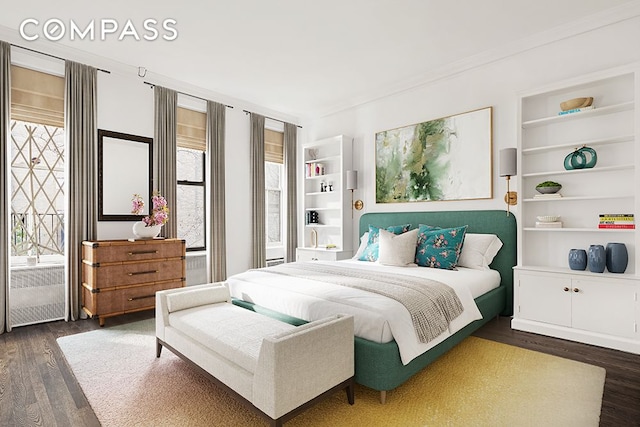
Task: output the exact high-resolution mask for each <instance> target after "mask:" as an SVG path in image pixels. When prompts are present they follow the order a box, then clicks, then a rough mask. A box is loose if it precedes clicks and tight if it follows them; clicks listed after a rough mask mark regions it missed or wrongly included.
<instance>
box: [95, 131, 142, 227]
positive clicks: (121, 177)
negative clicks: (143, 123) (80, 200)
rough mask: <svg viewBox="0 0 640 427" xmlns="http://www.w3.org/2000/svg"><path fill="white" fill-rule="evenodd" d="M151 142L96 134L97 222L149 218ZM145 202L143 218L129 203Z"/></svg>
mask: <svg viewBox="0 0 640 427" xmlns="http://www.w3.org/2000/svg"><path fill="white" fill-rule="evenodd" d="M152 185H153V138H147V137H144V136H138V135H130V134H126V133H121V132H112V131H108V130H103V129H99V130H98V221H139V220H140V219H141V218H142V217H143V216H145V215H148V214H149V207H150V206H151V195H152V192H153V189H152ZM134 194H139V195H140V196H141V197H142V199H143V200H144V201H145V211H144V213H143V215H134V214H132V213H131V199H132V198H133V195H134Z"/></svg>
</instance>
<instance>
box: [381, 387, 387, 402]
mask: <svg viewBox="0 0 640 427" xmlns="http://www.w3.org/2000/svg"><path fill="white" fill-rule="evenodd" d="M380 403H381V404H383V405H384V404H385V403H387V391H386V390H380Z"/></svg>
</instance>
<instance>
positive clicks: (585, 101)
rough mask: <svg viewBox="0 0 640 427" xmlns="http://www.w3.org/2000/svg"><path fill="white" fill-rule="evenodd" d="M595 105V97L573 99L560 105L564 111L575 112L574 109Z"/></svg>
mask: <svg viewBox="0 0 640 427" xmlns="http://www.w3.org/2000/svg"><path fill="white" fill-rule="evenodd" d="M592 103H593V97H591V96H590V97H586V98H573V99H569V100H567V101H564V102H561V103H560V108H562V111H568V110H573V109H574V108H584V107H588V106H590V105H591V104H592Z"/></svg>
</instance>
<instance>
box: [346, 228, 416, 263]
mask: <svg viewBox="0 0 640 427" xmlns="http://www.w3.org/2000/svg"><path fill="white" fill-rule="evenodd" d="M410 228H411V224H403V225H391V226H389V227H387V228H386V230H387V231H389V232H391V233H393V234H402V233H406V232H407V231H409V229H410ZM379 240H380V227H375V226H373V225H369V241H368V242H367V247H366V248H365V250H364V252H362V255H360V258H358V260H360V261H370V262H375V261H377V260H378V253H379V250H380V243H379Z"/></svg>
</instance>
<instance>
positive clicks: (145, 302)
mask: <svg viewBox="0 0 640 427" xmlns="http://www.w3.org/2000/svg"><path fill="white" fill-rule="evenodd" d="M182 285H183V282H170V283H158V284H155V285H150V286H136V287H133V288H127V289H122V290H117V291H114V292H118V293H120V294H121V296H122V306H123V308H124V311H125V313H126V312H128V311H136V310H140V309H144V308H147V307H149V308H151V307H155V305H156V292H158V291H163V290H165V289H172V288H179V287H181V286H182Z"/></svg>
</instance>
